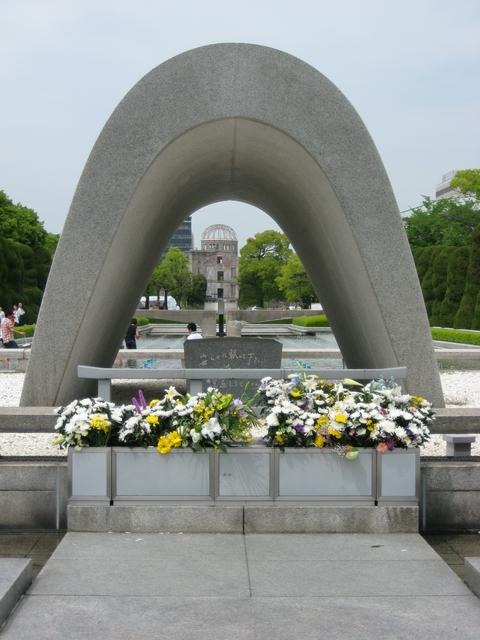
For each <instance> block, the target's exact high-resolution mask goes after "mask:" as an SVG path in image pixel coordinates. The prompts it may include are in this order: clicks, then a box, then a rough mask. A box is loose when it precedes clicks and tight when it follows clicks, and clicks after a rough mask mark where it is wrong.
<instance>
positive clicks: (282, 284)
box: [277, 253, 317, 309]
mask: <svg viewBox="0 0 480 640" xmlns="http://www.w3.org/2000/svg"><path fill="white" fill-rule="evenodd" d="M277 285H278V288H279V289H280V291H281V293H282V295H283V296H284V298H285V299H286V301H287V302H297V301H299V300H300V301H301V303H302V307H303V308H304V309H308V308H309V307H310V305H311V304H312V302H315V301H316V300H317V296H316V294H315V291H314V289H313V285H312V283H311V282H310V278H309V277H308V275H307V273H306V271H305V269H304V268H303V264H302V263H301V261H300V258H299V257H298V256H297V254H296V253H292V254H291V255H290V256H289V258H288V260H287V262H286V263H285V264H284V265H283V266H282V270H281V273H280V275H279V276H278V277H277Z"/></svg>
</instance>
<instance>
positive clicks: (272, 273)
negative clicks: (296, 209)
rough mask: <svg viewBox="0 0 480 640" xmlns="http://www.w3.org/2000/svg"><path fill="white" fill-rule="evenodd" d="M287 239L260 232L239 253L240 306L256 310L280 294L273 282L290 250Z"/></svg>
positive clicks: (279, 234)
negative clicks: (253, 306)
mask: <svg viewBox="0 0 480 640" xmlns="http://www.w3.org/2000/svg"><path fill="white" fill-rule="evenodd" d="M289 244H290V243H289V240H288V238H287V237H286V236H285V235H284V234H283V233H280V232H278V231H273V230H269V231H261V232H260V233H257V234H255V236H254V237H253V238H248V240H247V243H246V244H245V246H244V247H242V249H241V250H240V260H239V282H240V296H239V297H240V304H241V305H244V306H248V305H251V304H255V305H258V306H259V307H263V306H265V303H267V302H270V301H271V300H275V299H278V298H279V297H280V296H281V294H280V290H279V288H278V285H277V282H276V279H277V278H278V276H280V274H281V270H282V267H283V265H285V264H286V262H287V260H288V258H289V256H290V255H291V253H292V251H291V249H290V248H289Z"/></svg>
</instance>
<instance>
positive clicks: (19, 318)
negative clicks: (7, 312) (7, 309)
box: [13, 302, 25, 325]
mask: <svg viewBox="0 0 480 640" xmlns="http://www.w3.org/2000/svg"><path fill="white" fill-rule="evenodd" d="M13 314H14V316H15V324H18V325H22V324H23V322H24V321H23V316H24V315H25V311H24V309H23V306H22V303H21V302H19V303H18V306H17V307H16V308H15V305H14V311H13Z"/></svg>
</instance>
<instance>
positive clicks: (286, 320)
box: [258, 318, 293, 324]
mask: <svg viewBox="0 0 480 640" xmlns="http://www.w3.org/2000/svg"><path fill="white" fill-rule="evenodd" d="M292 322H293V318H279V319H278V320H262V322H259V323H258V324H292Z"/></svg>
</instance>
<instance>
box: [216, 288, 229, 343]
mask: <svg viewBox="0 0 480 640" xmlns="http://www.w3.org/2000/svg"><path fill="white" fill-rule="evenodd" d="M224 326H225V301H224V299H223V291H221V290H219V291H218V333H217V336H218V337H219V338H224V337H225V336H226V335H227V334H226V333H225V330H224Z"/></svg>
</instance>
